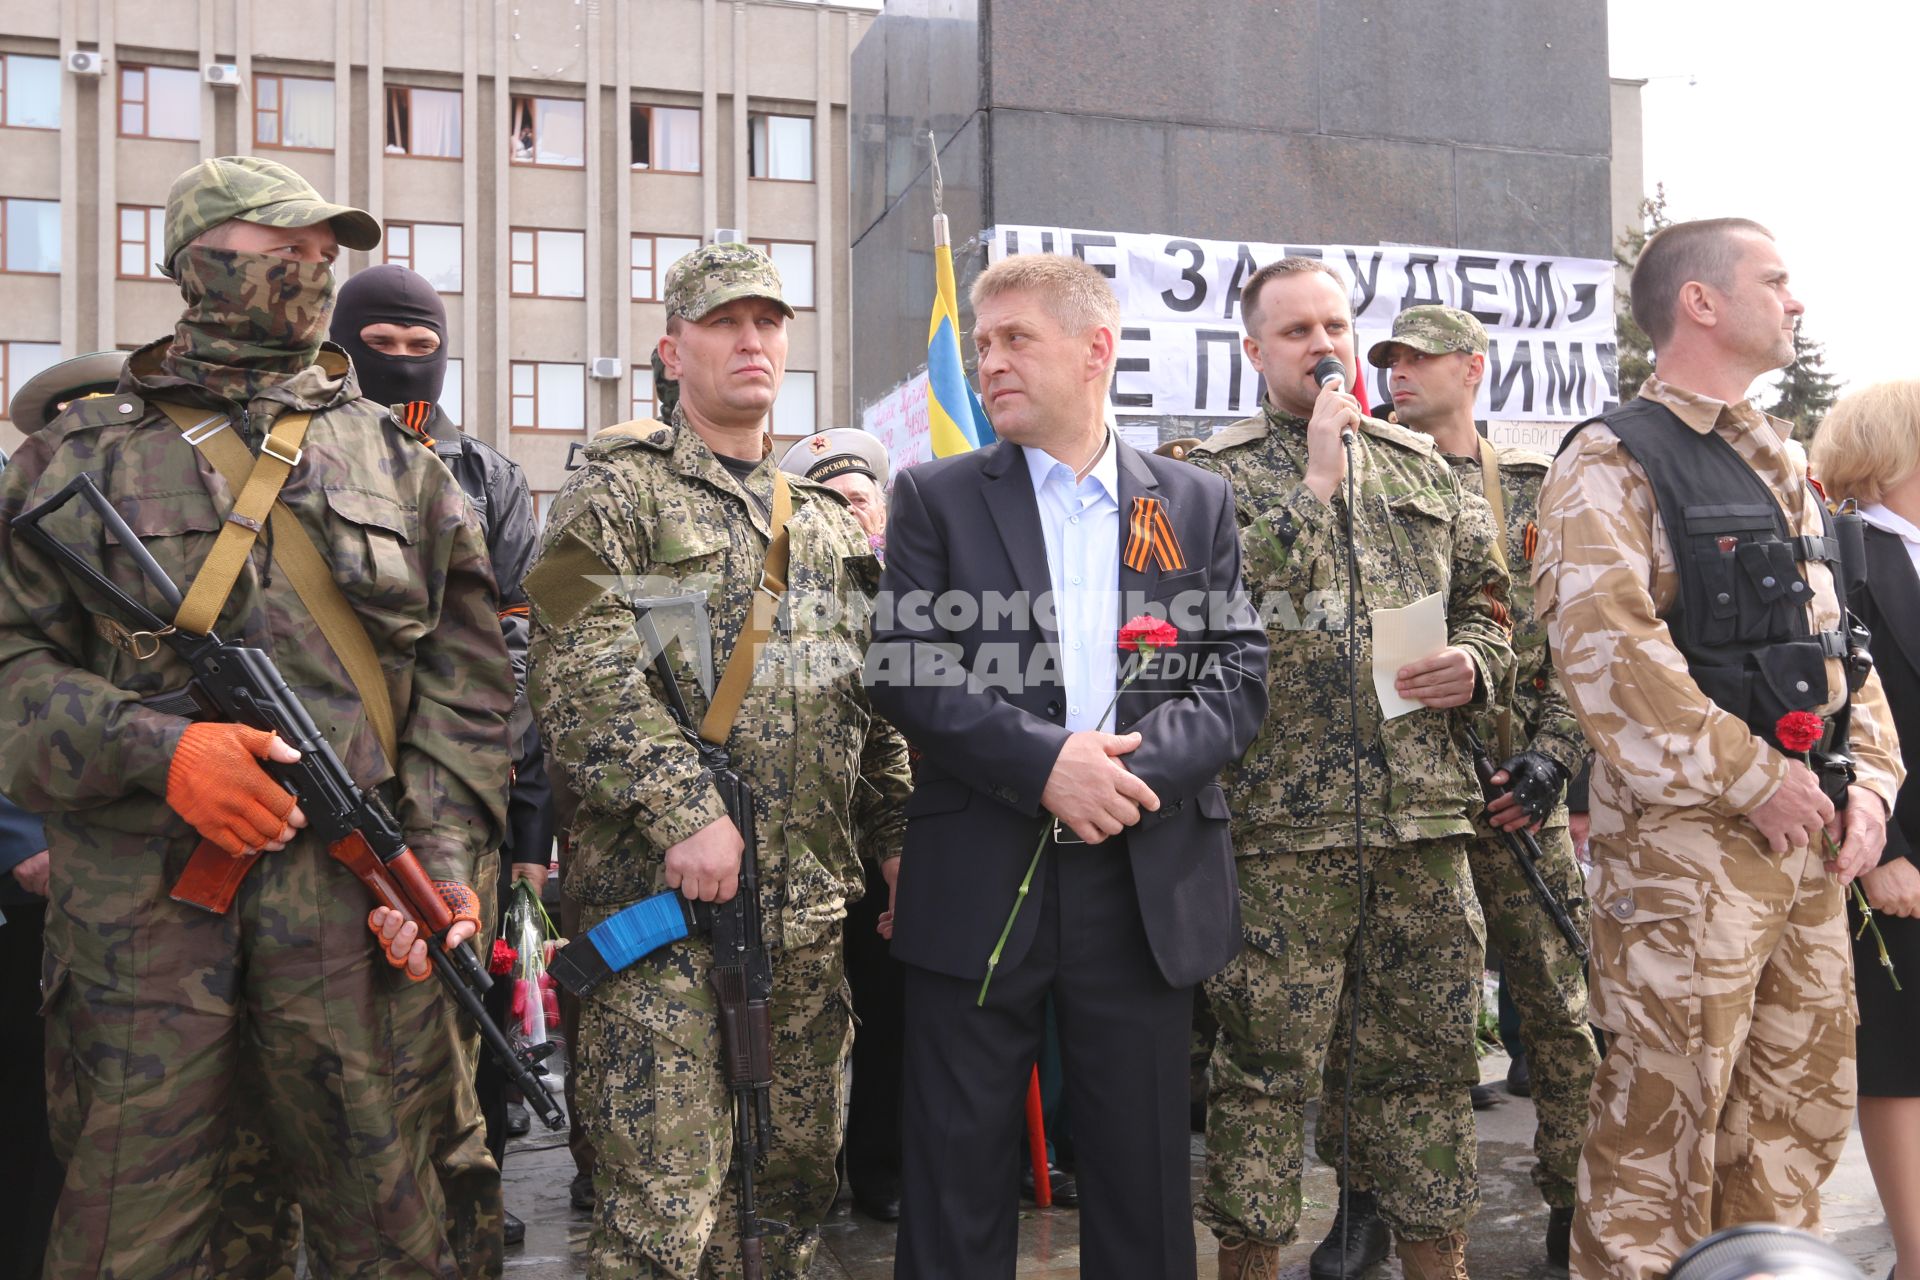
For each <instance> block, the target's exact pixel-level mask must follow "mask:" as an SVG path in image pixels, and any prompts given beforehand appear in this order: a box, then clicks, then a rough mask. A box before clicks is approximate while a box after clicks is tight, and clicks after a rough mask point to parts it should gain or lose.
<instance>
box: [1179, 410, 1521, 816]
mask: <svg viewBox="0 0 1920 1280" xmlns="http://www.w3.org/2000/svg"><path fill="white" fill-rule="evenodd" d="M1362 426H1363V429H1362V430H1361V431H1360V432H1358V433H1357V434H1356V436H1355V440H1354V444H1355V462H1356V466H1357V474H1356V476H1355V493H1356V497H1357V500H1358V503H1359V508H1360V509H1359V511H1358V512H1356V513H1355V516H1356V518H1355V521H1354V526H1355V527H1354V533H1355V540H1356V541H1357V543H1358V544H1359V559H1360V575H1359V584H1358V587H1359V589H1358V596H1357V598H1358V602H1359V620H1358V627H1357V638H1358V642H1359V652H1358V654H1357V655H1355V656H1356V659H1357V661H1358V663H1359V671H1358V676H1359V686H1360V691H1359V702H1360V716H1359V721H1360V722H1359V734H1360V744H1361V755H1360V770H1361V778H1360V794H1361V813H1362V815H1363V818H1364V824H1365V826H1364V829H1365V831H1366V834H1367V838H1368V839H1369V840H1370V841H1380V842H1388V843H1399V842H1404V841H1409V840H1420V839H1427V838H1431V837H1435V836H1447V835H1466V834H1469V833H1471V832H1472V830H1473V826H1472V823H1471V821H1470V820H1469V818H1468V814H1469V813H1470V812H1472V811H1476V810H1478V808H1479V807H1480V802H1479V789H1478V787H1477V786H1476V785H1475V783H1474V780H1473V773H1472V769H1471V766H1470V764H1469V763H1468V761H1467V760H1466V759H1465V757H1464V756H1463V755H1462V754H1461V753H1460V752H1459V751H1458V750H1457V749H1456V748H1455V746H1454V743H1453V738H1452V734H1451V732H1450V729H1449V724H1448V720H1449V716H1450V713H1449V712H1445V711H1435V710H1428V709H1422V710H1419V711H1414V712H1411V713H1409V714H1407V715H1404V716H1400V717H1399V718H1397V719H1394V720H1388V721H1382V719H1381V715H1380V703H1379V699H1378V698H1377V697H1376V696H1375V695H1374V692H1373V675H1372V672H1373V654H1372V649H1373V645H1372V638H1371V626H1370V624H1369V621H1368V611H1369V610H1370V609H1393V608H1399V607H1401V606H1403V605H1407V604H1411V603H1412V602H1413V601H1415V600H1417V599H1419V598H1420V597H1422V596H1425V595H1428V594H1430V593H1432V592H1440V593H1442V594H1443V595H1444V596H1445V598H1446V601H1447V629H1448V634H1449V638H1450V642H1451V643H1453V644H1456V645H1459V646H1460V647H1461V648H1463V649H1465V650H1466V651H1467V652H1468V653H1470V654H1472V655H1473V660H1474V663H1475V665H1476V666H1477V667H1478V668H1479V674H1480V693H1479V694H1477V695H1476V698H1477V699H1484V698H1485V697H1487V696H1488V695H1490V694H1497V691H1498V690H1500V689H1502V688H1503V687H1504V685H1505V682H1506V680H1507V675H1508V671H1509V669H1510V668H1511V667H1512V665H1513V650H1512V649H1511V648H1509V647H1508V634H1507V624H1506V597H1507V575H1506V572H1505V571H1504V570H1503V569H1502V568H1501V567H1500V565H1499V564H1498V562H1496V560H1495V559H1494V556H1493V546H1492V544H1493V537H1494V533H1493V516H1492V513H1491V512H1490V511H1489V510H1488V509H1487V505H1486V503H1485V502H1483V501H1481V500H1480V499H1479V498H1477V497H1474V496H1472V495H1470V494H1466V493H1463V492H1462V491H1461V489H1460V486H1459V484H1458V483H1456V482H1455V480H1454V477H1453V472H1452V471H1451V470H1450V469H1449V468H1448V467H1447V466H1446V464H1445V463H1444V462H1443V461H1442V460H1441V458H1440V455H1439V452H1438V450H1436V449H1435V448H1434V445H1433V441H1432V440H1430V439H1428V438H1427V437H1426V436H1423V435H1420V434H1419V433H1417V432H1413V431H1408V430H1405V429H1404V428H1401V427H1395V426H1391V425H1389V424H1387V423H1384V422H1377V421H1375V420H1373V419H1371V418H1369V419H1366V420H1365V421H1364V422H1363V424H1362ZM1193 461H1194V462H1195V463H1196V464H1197V465H1199V466H1202V467H1206V468H1208V469H1210V470H1213V471H1217V472H1219V473H1220V474H1221V475H1223V476H1225V477H1226V478H1227V479H1228V480H1229V481H1231V482H1232V484H1233V490H1234V505H1235V517H1236V518H1237V519H1238V521H1239V524H1240V538H1241V543H1242V547H1243V551H1244V555H1245V560H1244V572H1245V574H1246V582H1247V591H1248V594H1249V595H1250V596H1251V597H1252V599H1253V602H1254V605H1255V607H1256V608H1258V609H1259V611H1260V615H1261V618H1262V620H1263V621H1264V622H1265V624H1266V627H1267V635H1268V638H1269V639H1270V640H1271V642H1272V646H1273V651H1272V656H1271V658H1270V659H1269V662H1268V666H1267V686H1268V691H1269V696H1270V701H1271V705H1272V706H1273V707H1274V708H1275V713H1274V714H1272V715H1269V716H1268V717H1267V721H1266V723H1265V724H1264V725H1263V726H1261V730H1260V736H1259V737H1257V738H1255V739H1254V742H1253V746H1252V747H1251V748H1249V749H1248V751H1247V754H1246V755H1245V756H1244V757H1243V758H1242V759H1241V761H1240V762H1239V764H1238V765H1237V766H1235V767H1234V768H1232V769H1230V770H1229V771H1228V773H1227V776H1226V781H1227V786H1228V794H1229V797H1230V800H1231V802H1232V805H1233V811H1234V819H1235V822H1236V824H1237V826H1238V828H1239V830H1241V831H1243V832H1245V835H1244V836H1241V835H1236V838H1235V848H1236V849H1237V850H1239V851H1240V852H1242V853H1243V854H1249V853H1261V852H1273V851H1278V850H1296V851H1297V850H1307V849H1325V848H1337V847H1342V846H1349V845H1351V844H1352V843H1353V800H1352V797H1353V783H1352V778H1351V775H1350V773H1349V757H1348V753H1347V746H1346V744H1347V729H1348V723H1347V682H1346V674H1345V673H1346V670H1347V666H1346V658H1347V646H1346V629H1347V618H1346V615H1347V572H1346V565H1347V547H1346V515H1345V513H1346V487H1345V485H1344V484H1343V485H1342V486H1341V487H1340V488H1339V489H1338V490H1337V491H1336V492H1335V494H1334V496H1333V499H1332V501H1330V502H1322V501H1320V499H1319V498H1318V497H1316V496H1315V495H1314V493H1313V491H1312V490H1311V489H1309V488H1307V486H1306V482H1305V476H1306V465H1307V436H1306V423H1305V422H1304V421H1302V420H1301V419H1299V418H1294V417H1291V416H1289V415H1286V414H1282V413H1280V412H1278V411H1276V410H1274V409H1273V408H1272V407H1271V406H1269V407H1267V408H1266V409H1265V411H1264V412H1263V413H1262V414H1261V415H1260V416H1258V417H1253V418H1248V419H1246V420H1245V421H1242V422H1237V423H1235V424H1233V425H1232V426H1230V427H1226V428H1224V429H1222V430H1221V431H1219V432H1216V433H1215V434H1214V436H1213V437H1212V438H1211V439H1210V440H1208V441H1207V442H1206V443H1205V444H1203V445H1201V446H1200V448H1198V449H1197V450H1195V451H1194V453H1193ZM1281 708H1284V709H1285V711H1284V713H1282V711H1281V710H1280V709H1281Z"/></svg>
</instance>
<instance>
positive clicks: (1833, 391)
mask: <svg viewBox="0 0 1920 1280" xmlns="http://www.w3.org/2000/svg"><path fill="white" fill-rule="evenodd" d="M1839 395H1840V382H1839V380H1838V379H1836V378H1835V377H1834V376H1833V375H1832V374H1830V373H1828V372H1827V352H1826V347H1825V346H1824V345H1823V344H1821V343H1819V342H1815V341H1814V340H1813V339H1812V338H1809V337H1808V336H1807V332H1806V328H1805V326H1804V325H1803V324H1802V323H1801V321H1800V320H1799V319H1797V318H1796V319H1795V320H1794V322H1793V363H1792V364H1790V365H1788V366H1787V367H1786V371H1785V372H1783V373H1782V374H1781V375H1780V398H1779V399H1778V400H1776V401H1774V402H1773V403H1772V404H1771V405H1769V406H1768V407H1767V412H1768V413H1770V414H1772V415H1773V416H1774V417H1776V418H1784V419H1786V420H1787V421H1788V422H1791V423H1792V424H1793V438H1794V439H1795V440H1798V441H1799V442H1800V443H1801V444H1811V443H1812V442H1813V431H1814V428H1815V427H1818V426H1819V425H1820V419H1822V418H1824V417H1826V416H1827V410H1828V409H1831V408H1832V407H1833V402H1834V401H1835V400H1836V399H1838V398H1839Z"/></svg>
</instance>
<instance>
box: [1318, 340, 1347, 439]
mask: <svg viewBox="0 0 1920 1280" xmlns="http://www.w3.org/2000/svg"><path fill="white" fill-rule="evenodd" d="M1313 380H1314V381H1315V382H1317V383H1319V384H1320V385H1321V386H1323V387H1327V386H1331V387H1332V388H1333V389H1334V390H1335V391H1345V390H1346V389H1347V366H1345V365H1343V364H1341V363H1340V357H1338V356H1322V357H1321V358H1320V363H1319V364H1316V365H1315V366H1313ZM1340 442H1341V443H1342V444H1352V443H1353V428H1352V427H1350V426H1347V427H1342V428H1340Z"/></svg>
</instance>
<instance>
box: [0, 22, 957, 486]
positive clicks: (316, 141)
mask: <svg viewBox="0 0 1920 1280" xmlns="http://www.w3.org/2000/svg"><path fill="white" fill-rule="evenodd" d="M872 20H873V15H872V13H871V12H870V11H869V10H867V9H865V8H846V7H841V6H838V5H834V4H816V3H809V2H806V0H611V2H609V0H303V3H301V4H300V5H298V6H297V7H290V6H288V5H286V4H281V3H273V2H270V0H53V2H52V3H48V2H47V0H0V419H4V417H5V412H6V403H7V396H8V394H9V389H10V388H12V387H15V386H18V385H19V384H20V383H21V382H22V381H24V380H25V378H26V377H28V376H30V375H31V374H32V373H33V372H34V371H35V370H37V369H39V368H42V367H44V366H45V365H46V364H47V363H49V362H50V361H51V360H53V359H56V358H58V357H59V356H60V355H61V354H63V353H64V354H69V355H70V354H74V353H77V352H82V351H91V350H96V349H100V348H104V347H133V346H137V345H139V344H141V343H144V342H147V341H149V340H151V339H153V338H156V337H159V336H162V335H164V334H165V333H167V332H168V331H169V330H170V329H171V328H172V325H173V321H174V319H175V318H176V317H177V316H178V314H179V309H180V296H179V293H178V291H177V290H176V289H175V287H174V286H173V284H172V283H171V282H170V281H168V280H166V279H165V278H163V277H161V276H160V274H159V272H158V270H157V268H156V267H155V266H154V260H155V259H156V258H157V257H158V256H159V247H160V242H161V212H160V207H161V206H162V205H163V204H164V203H165V200H166V194H167V188H168V185H169V184H170V183H171V181H172V180H173V178H174V177H175V175H177V174H178V173H180V172H181V171H182V170H183V169H185V168H187V167H188V166H189V165H191V164H193V163H195V162H196V161H197V160H199V159H201V158H202V157H206V156H214V155H228V154H235V153H254V154H258V155H262V156H267V157H271V158H272V159H275V160H278V161H280V162H282V163H284V164H287V165H289V166H291V167H292V168H294V169H296V170H299V171H300V172H301V173H303V174H305V175H306V176H307V177H308V178H310V179H311V180H312V181H313V182H314V184H315V185H316V186H317V187H318V188H319V189H320V191H321V192H322V193H323V194H326V195H327V196H329V197H330V198H334V199H339V200H342V201H347V202H351V203H353V204H356V205H359V206H360V207H362V208H365V209H368V210H370V211H371V212H372V213H373V214H374V216H375V217H377V218H379V219H380V221H381V222H382V224H383V225H384V226H385V227H386V237H385V240H384V242H383V244H382V245H381V247H380V248H379V249H377V250H375V251H374V252H373V253H372V254H361V253H352V254H347V255H345V259H346V261H345V262H344V268H343V269H344V270H346V271H352V270H357V269H359V268H361V267H363V266H367V265H370V264H371V263H374V262H379V261H389V262H400V263H404V264H406V265H408V266H411V267H413V268H414V269H415V270H417V271H420V272H422V273H423V274H425V275H427V276H428V277H429V278H430V279H432V280H433V281H434V282H435V283H436V284H437V285H438V286H439V287H440V288H441V289H442V291H443V292H445V293H446V295H447V308H448V312H449V321H450V330H451V332H450V343H451V347H452V351H453V354H454V356H455V357H456V358H457V360H458V362H459V363H458V364H457V365H456V366H455V371H454V374H453V376H451V377H450V378H449V386H448V391H447V396H446V400H447V402H448V407H449V409H450V410H451V411H453V413H454V414H455V416H456V417H457V418H459V420H460V421H461V422H462V424H463V426H464V427H465V428H466V429H467V430H468V431H470V432H472V433H474V434H475V435H477V436H479V437H481V438H482V439H485V440H488V441H490V442H492V443H494V444H496V445H499V446H500V447H502V448H504V449H506V450H507V451H508V452H509V453H510V454H511V455H512V456H513V457H514V458H515V459H516V460H518V461H519V462H520V463H522V465H524V466H525V467H526V469H527V473H528V479H529V480H530V482H531V483H532V485H533V488H534V490H535V493H536V495H537V496H538V497H539V499H540V501H541V505H542V509H543V510H544V506H545V502H546V500H547V499H548V498H550V497H551V495H552V493H553V492H554V491H555V490H557V489H558V488H559V486H560V484H561V482H562V480H563V479H564V471H563V469H562V468H563V465H564V461H565V458H566V455H567V446H568V445H569V444H570V443H572V442H575V441H580V440H584V439H586V438H587V436H588V434H589V433H590V432H591V431H593V430H596V429H598V428H599V427H602V426H604V425H607V424H609V423H612V422H618V421H622V420H624V419H627V418H630V417H635V416H645V415H647V414H650V413H651V412H652V396H653V385H652V378H651V375H650V373H649V371H648V369H647V360H648V355H649V353H650V352H651V350H652V348H653V344H654V342H655V341H656V340H657V339H658V338H659V336H660V335H661V333H662V332H664V330H665V313H664V310H663V308H662V307H661V305H660V303H659V301H658V300H657V299H658V298H659V295H660V290H661V285H662V280H663V276H664V272H665V268H666V266H667V265H668V264H669V263H671V262H672V260H673V259H674V258H675V257H677V256H679V255H680V254H681V253H683V252H685V251H686V250H687V249H689V248H691V247H693V246H694V245H695V244H697V243H698V242H699V240H700V239H701V238H702V237H703V236H710V235H711V234H712V232H713V231H714V229H716V228H733V229H736V230H737V231H738V232H739V233H740V234H741V237H742V238H744V239H746V240H749V241H751V242H754V243H758V244H761V245H764V246H766V247H768V248H769V249H770V251H771V252H772V253H773V255H774V258H775V260H776V261H777V262H778V263H779V264H780V267H781V270H782V273H783V275H784V277H785V279H786V282H787V289H788V297H789V298H790V299H791V300H792V301H794V303H795V305H796V306H797V307H798V308H799V309H800V310H799V315H798V317H797V318H796V319H795V321H794V322H793V324H792V326H791V334H792V337H791V352H790V355H789V359H788V374H787V382H786V386H785V388H784V390H783V393H782V396H781V399H780V402H779V404H778V406H777V407H776V409H775V412H774V430H775V432H776V433H777V435H778V436H779V437H780V438H781V439H782V440H787V439H794V438H798V437H799V436H801V435H804V434H806V433H808V432H810V431H812V430H813V429H815V427H816V426H820V427H825V426H832V425H836V424H839V423H844V422H846V421H848V413H849V395H850V391H849V386H848V359H847V341H848V338H847V333H848V323H847V318H848V314H849V298H848V296H847V283H846V282H847V280H848V270H847V244H846V237H845V234H844V228H845V227H846V226H847V225H848V218H849V212H848V209H847V192H848V190H849V188H850V185H851V183H850V177H849V170H848V156H847V144H846V138H847V115H846V110H847V106H846V104H847V97H848V83H847V82H848V71H847V69H848V65H849V60H850V57H851V51H852V49H853V48H854V46H855V45H856V44H857V43H858V42H859V40H860V37H861V35H862V33H863V32H864V31H865V29H866V27H867V26H868V25H869V24H870V23H871V22H872ZM919 323H920V324H922V325H924V324H925V317H924V315H923V316H922V317H921V318H920V321H919ZM18 440H19V435H18V433H17V432H16V431H15V430H14V429H13V427H12V424H11V423H9V422H6V421H4V420H0V447H5V448H9V449H11V448H13V447H14V446H15V445H17V443H18Z"/></svg>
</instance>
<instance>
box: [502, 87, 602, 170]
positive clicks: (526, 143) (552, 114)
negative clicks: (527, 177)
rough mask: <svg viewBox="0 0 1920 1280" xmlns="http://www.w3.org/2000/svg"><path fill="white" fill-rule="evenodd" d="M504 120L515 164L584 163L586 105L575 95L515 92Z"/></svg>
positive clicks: (578, 165) (570, 165)
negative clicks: (539, 95)
mask: <svg viewBox="0 0 1920 1280" xmlns="http://www.w3.org/2000/svg"><path fill="white" fill-rule="evenodd" d="M507 123H508V132H509V134H510V136H511V138H512V140H513V162H514V163H515V164H545V165H557V166H560V167H563V168H569V169H580V168H584V167H585V166H586V163H587V104H586V103H584V102H581V101H580V100H578V99H577V98H534V97H528V96H526V95H524V94H520V95H516V96H515V97H514V99H513V109H512V118H511V119H510V120H509V121H508V122H507Z"/></svg>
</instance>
